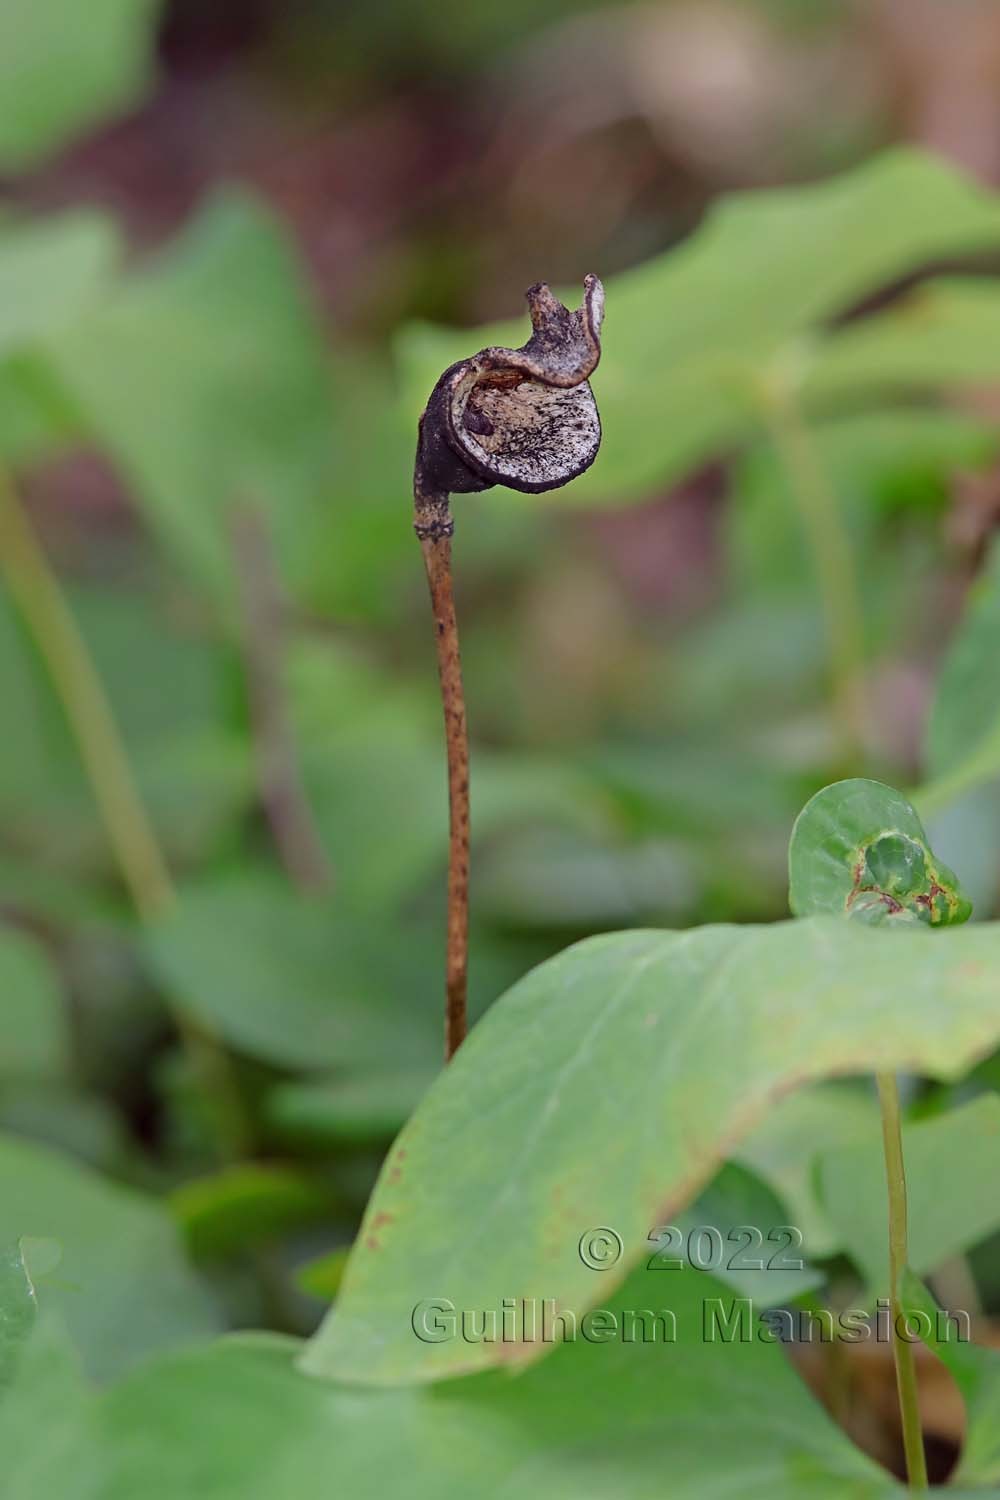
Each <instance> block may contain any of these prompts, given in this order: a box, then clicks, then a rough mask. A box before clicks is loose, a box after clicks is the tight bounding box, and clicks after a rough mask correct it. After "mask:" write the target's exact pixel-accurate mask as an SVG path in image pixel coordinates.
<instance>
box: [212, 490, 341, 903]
mask: <svg viewBox="0 0 1000 1500" xmlns="http://www.w3.org/2000/svg"><path fill="white" fill-rule="evenodd" d="M233 545H234V549H235V553H236V563H237V569H238V571H239V578H240V593H241V599H242V605H243V652H244V659H245V664H246V676H247V694H248V697H249V700H250V717H251V721H252V725H253V744H254V758H255V761H256V766H257V784H258V787H259V795H260V801H261V805H262V807H263V809H264V814H265V816H266V818H267V821H268V825H269V826H270V829H271V834H272V837H273V838H274V842H275V846H276V848H277V850H278V853H279V855H280V856H281V861H282V863H283V864H284V866H285V869H286V870H287V871H288V874H289V876H290V877H291V879H292V880H293V881H294V883H295V884H296V885H297V886H298V887H299V889H300V890H302V891H322V890H327V889H328V888H329V887H330V885H331V883H332V872H331V870H330V864H329V861H328V859H327V856H326V850H325V849H324V848H323V843H322V840H321V839H320V836H319V833H318V831H317V829H316V824H315V821H314V819H313V815H312V809H311V808H310V806H309V800H308V798H307V796H306V791H305V787H304V785H303V783H302V776H301V772H300V769H299V761H298V755H297V753H296V745H295V736H294V733H293V730H292V725H291V719H290V715H289V712H288V704H287V701H286V698H285V691H284V682H283V670H282V669H283V657H284V651H283V646H284V629H283V619H282V615H283V608H282V598H281V590H280V587H279V583H278V578H277V570H276V568H275V565H274V558H273V556H272V552H271V546H270V539H269V537H268V533H267V527H266V525H265V522H264V518H263V516H262V515H261V514H260V512H259V511H257V510H255V509H254V507H253V506H251V505H247V506H245V507H243V508H241V509H240V510H239V511H238V512H237V514H236V517H235V521H234V527H233Z"/></svg>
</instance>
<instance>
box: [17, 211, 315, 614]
mask: <svg viewBox="0 0 1000 1500" xmlns="http://www.w3.org/2000/svg"><path fill="white" fill-rule="evenodd" d="M46 349H47V354H48V357H49V360H50V361H51V363H52V366H53V368H54V369H55V370H56V372H57V374H58V375H59V377H60V379H61V380H62V381H63V383H64V384H65V386H66V388H67V389H68V390H69V392H70V393H71V395H72V397H73V399H74V400H75V402H76V403H77V405H78V406H79V408H80V410H81V411H82V412H83V413H84V415H85V417H86V419H87V422H88V424H89V426H90V428H91V430H92V433H93V435H94V437H95V438H96V439H97V440H98V442H100V443H101V444H102V445H103V446H104V447H105V448H106V450H107V451H108V453H109V454H110V455H111V457H112V458H113V459H114V460H115V461H116V462H117V463H118V464H119V465H120V467H121V469H122V472H123V474H124V476H125V478H126V480H127V481H128V482H129V483H130V484H131V485H132V486H133V488H134V491H135V495H136V498H137V499H138V501H139V502H140V503H141V504H142V505H143V507H144V508H145V509H146V511H147V512H148V515H149V518H150V520H151V521H152V523H153V525H154V527H155V528H156V529H157V531H159V532H160V533H161V534H162V535H163V537H164V538H165V540H166V541H167V542H168V543H169V545H170V546H171V547H172V548H173V549H174V551H175V552H176V553H177V554H178V555H179V556H180V557H181V559H182V560H183V561H184V562H186V563H187V564H188V565H189V566H190V567H191V568H192V569H194V571H195V573H196V575H197V576H199V577H200V578H201V579H202V580H203V581H205V582H208V583H210V584H212V585H214V586H215V587H216V588H219V587H222V586H224V585H225V584H226V583H227V582H228V581H229V580H230V577H231V552H232V534H231V531H232V521H233V511H234V507H236V506H238V505H257V506H260V507H262V508H264V509H265V510H266V511H267V513H268V516H269V518H270V520H271V529H272V532H273V534H274V537H275V540H276V545H277V549H278V553H279V557H280V558H281V560H282V561H283V562H284V563H286V564H288V565H289V566H291V565H292V564H293V563H294V561H295V559H296V558H298V559H299V560H300V561H303V562H304V559H305V558H306V557H307V556H308V552H309V550H310V549H311V547H312V544H313V539H312V532H311V531H310V530H309V527H308V525H307V524H306V523H307V521H308V519H309V516H310V514H311V513H312V510H313V509H314V507H316V506H318V504H319V502H320V500H321V499H324V497H323V495H322V490H323V488H324V483H325V480H326V478H327V477H328V476H327V464H328V458H329V454H328V441H329V438H328V420H327V412H328V407H329V391H328V388H327V387H328V382H327V367H326V359H325V352H324V349H323V342H322V338H321V335H320V332H319V328H318V326H317V324H316V320H315V318H314V316H313V313H312V309H311V307H310V305H309V300H308V296H307V293H306V289H305V286H304V281H303V276H302V272H301V268H300V266H299V264H298V261H297V259H296V257H295V255H294V252H293V250H292V248H291V246H290V245H289V244H288V243H287V241H286V239H285V236H284V233H283V231H282V230H281V228H280V227H279V225H278V224H277V223H276V221H275V220H274V219H273V218H272V217H271V215H270V214H269V213H268V212H267V211H266V210H265V209H264V208H263V207H261V206H259V205H258V204H257V203H256V202H254V201H253V200H252V199H250V198H247V197H244V196H242V195H240V194H237V193H227V194H224V195H221V196H219V197H217V198H215V199H213V200H212V201H211V202H210V203H209V204H208V206H207V207H206V208H205V209H204V210H203V211H202V213H201V214H200V215H199V217H198V218H197V219H196V220H195V222H194V224H193V225H192V226H191V227H190V228H188V229H187V230H186V231H185V233H184V235H183V236H182V237H181V238H180V239H179V240H178V241H177V242H175V243H174V244H173V245H171V246H170V247H169V248H168V249H167V251H166V252H165V253H164V254H162V255H161V256H160V257H158V258H157V259H156V260H155V261H154V262H153V263H152V264H151V265H150V266H147V267H145V268H144V269H142V270H141V271H139V272H138V273H137V274H136V275H135V276H134V277H133V278H132V279H131V280H130V281H128V282H126V283H125V284H124V285H123V286H122V288H121V290H120V291H119V292H118V294H117V295H116V296H115V297H113V298H109V299H108V300H107V301H106V303H105V304H104V305H103V306H102V307H101V308H99V309H97V310H95V311H94V312H93V313H92V315H91V316H90V317H87V318H85V319H82V320H79V321H78V322H77V323H76V324H75V325H74V327H73V328H72V329H67V330H66V331H65V332H64V333H63V334H61V335H59V336H58V337H53V338H51V339H49V340H48V342H47V346H46Z"/></svg>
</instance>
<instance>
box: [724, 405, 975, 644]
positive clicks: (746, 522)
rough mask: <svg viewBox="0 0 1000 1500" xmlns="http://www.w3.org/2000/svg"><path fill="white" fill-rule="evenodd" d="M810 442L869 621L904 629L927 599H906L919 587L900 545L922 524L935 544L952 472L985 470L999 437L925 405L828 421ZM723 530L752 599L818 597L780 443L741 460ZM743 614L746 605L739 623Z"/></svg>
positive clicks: (817, 426) (758, 446) (739, 582)
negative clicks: (833, 500)
mask: <svg viewBox="0 0 1000 1500" xmlns="http://www.w3.org/2000/svg"><path fill="white" fill-rule="evenodd" d="M810 438H811V443H812V447H813V449H814V451H815V454H816V460H817V463H818V464H819V465H820V467H821V468H822V470H823V472H824V474H825V475H826V476H827V480H828V482H829V486H830V489H831V490H832V492H833V494H834V495H835V496H836V497H837V504H838V509H839V511H840V514H841V516H842V517H843V521H844V525H845V527H846V528H847V530H848V531H849V533H850V536H851V541H852V543H853V546H854V556H855V564H856V567H857V568H858V570H859V572H860V575H861V582H862V584H863V587H864V593H865V605H866V608H865V618H866V622H868V623H869V625H870V624H871V622H872V620H873V619H876V620H877V619H878V617H879V616H882V617H883V618H888V619H890V620H891V621H892V622H893V623H895V622H896V621H897V620H899V619H900V618H901V619H902V623H903V628H904V629H905V627H906V624H907V623H908V616H909V615H910V614H913V615H915V616H917V612H918V611H919V609H920V608H921V607H922V605H923V603H924V600H923V598H922V595H921V594H920V593H919V592H918V593H917V595H916V598H915V599H913V600H911V601H907V599H906V597H905V595H904V596H903V597H902V598H900V597H899V595H900V594H901V593H902V587H901V586H903V587H905V586H907V585H909V586H910V587H911V589H912V583H911V582H910V579H909V578H908V576H907V572H906V569H905V563H906V561H907V556H906V553H905V551H904V550H903V542H904V541H905V540H908V539H909V538H910V534H911V532H916V531H917V526H918V524H919V523H920V522H923V523H924V529H925V530H926V531H927V532H929V531H930V529H931V527H932V526H933V528H934V533H935V540H936V535H937V532H938V531H939V528H940V517H941V516H942V515H943V514H945V513H946V511H947V509H948V507H949V505H950V503H951V486H952V476H953V474H954V472H955V470H956V469H962V468H983V467H984V466H985V465H986V464H988V463H989V461H990V460H991V458H992V457H993V455H994V454H995V453H996V450H997V436H996V431H995V429H992V428H991V427H990V425H989V424H988V423H986V422H982V421H978V422H977V421H975V420H973V419H971V418H969V417H966V416H960V415H958V414H957V413H955V412H953V411H935V410H933V409H930V408H928V407H926V406H922V407H919V408H917V409H913V410H908V409H906V408H902V409H900V410H898V411H897V410H883V409H879V408H875V409H872V410H867V411H863V412H857V411H852V412H850V414H845V415H842V416H840V417H838V418H836V419H833V418H827V419H826V420H824V421H817V422H815V423H814V424H813V425H812V427H811V429H810ZM723 525H724V528H725V533H724V534H725V541H726V547H727V554H728V563H729V574H730V576H731V577H732V579H733V581H734V583H735V585H736V586H737V587H738V588H739V589H740V590H741V592H742V593H744V594H746V595H749V596H750V598H751V599H752V598H755V597H757V596H758V595H764V596H765V597H769V598H771V597H773V596H774V595H775V594H781V595H784V596H793V597H802V596H803V595H804V596H805V597H806V598H808V599H810V600H811V599H813V597H814V594H815V583H814V578H813V563H812V560H811V558H810V554H809V549H808V545H807V541H806V537H805V534H804V532H803V529H802V523H801V520H800V517H799V509H798V505H797V504H796V501H795V497H794V495H793V493H792V491H791V489H790V486H789V477H788V471H787V468H786V466H785V465H784V464H783V463H782V461H781V459H780V457H779V456H778V454H777V453H776V451H775V448H774V445H773V443H770V442H767V441H762V442H759V443H755V444H754V445H753V446H752V447H750V448H748V450H747V451H746V452H745V453H744V454H743V455H742V456H741V457H740V459H739V461H738V463H737V465H736V469H735V473H734V480H733V503H732V504H731V505H729V506H728V507H727V509H726V513H725V516H724V518H723ZM901 533H902V536H901ZM918 534H919V533H918ZM901 552H902V553H903V555H902V556H901V555H900V554H901ZM901 564H903V565H904V566H901ZM897 579H898V580H899V583H898V584H897V582H896V580H897ZM908 602H909V603H910V609H909V610H907V609H906V604H907V603H908ZM745 613H746V601H745V600H744V599H741V607H740V615H741V616H743V615H745Z"/></svg>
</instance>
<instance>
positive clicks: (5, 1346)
mask: <svg viewBox="0 0 1000 1500" xmlns="http://www.w3.org/2000/svg"><path fill="white" fill-rule="evenodd" d="M37 1312H38V1302H37V1300H36V1297H35V1288H34V1287H33V1286H32V1284H31V1277H30V1275H29V1274H28V1268H27V1266H26V1265H25V1260H24V1253H23V1251H22V1248H21V1244H20V1243H18V1242H13V1243H10V1242H9V1243H7V1244H5V1245H0V1396H2V1395H3V1391H4V1387H5V1386H6V1385H8V1384H9V1382H10V1381H11V1379H12V1378H13V1375H14V1371H15V1370H16V1368H17V1361H18V1358H19V1356H20V1353H21V1348H22V1346H23V1344H24V1342H25V1340H26V1339H27V1337H28V1335H29V1334H30V1333H31V1330H32V1328H33V1327H34V1326H35V1316H36V1314H37Z"/></svg>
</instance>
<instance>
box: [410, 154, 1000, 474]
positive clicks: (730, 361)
mask: <svg viewBox="0 0 1000 1500" xmlns="http://www.w3.org/2000/svg"><path fill="white" fill-rule="evenodd" d="M831 245H836V247H837V253H836V254H835V255H831V254H830V246H831ZM997 245H1000V202H998V200H997V199H995V198H993V197H991V196H990V195H989V194H988V193H985V192H983V191H982V190H981V189H980V188H978V187H976V186H974V185H973V184H972V183H971V182H969V181H968V180H967V179H965V178H963V177H962V176H961V175H960V174H959V173H957V172H956V171H955V170H954V169H953V168H951V167H948V166H946V165H945V164H944V163H943V162H941V161H940V160H938V159H936V158H934V157H931V156H924V155H921V154H919V153H917V152H915V151H909V150H902V151H892V152H889V153H887V154H885V155H883V156H881V157H879V158H877V159H876V160H875V161H873V162H870V163H866V164H865V165H864V166H862V167H859V168H857V169H855V170H854V171H851V172H849V173H845V174H844V175H842V176H838V177H834V178H831V179H829V180H828V181H826V182H821V183H819V184H816V185H815V186H809V187H802V186H796V187H794V188H785V189H779V190H777V191H770V192H754V193H748V194H744V195H741V196H739V197H733V198H730V199H728V200H726V201H724V202H723V203H722V204H721V205H720V206H719V207H717V208H715V209H714V210H713V211H712V212H711V213H710V215H709V217H708V219H707V220H706V222H705V223H704V225H703V226H702V227H701V228H700V229H699V230H698V231H697V232H696V233H695V234H694V235H693V236H692V237H691V239H689V240H688V241H687V242H686V243H685V244H683V245H681V246H680V248H679V249H677V250H674V251H671V252H670V253H669V254H667V255H664V256H661V257H659V258H658V259H655V260H652V261H649V262H647V263H646V264H645V265H643V266H640V267H638V268H637V269H636V270H633V271H628V272H626V273H624V274H623V275H621V276H615V277H611V278H609V280H608V282H607V284H606V286H607V306H608V320H607V327H606V338H605V344H604V354H603V356H602V360H601V364H600V367H599V369H598V371H597V374H596V375H595V377H594V382H593V384H594V389H595V392H596V395H597V399H598V404H599V406H600V409H601V417H602V421H603V425H604V431H605V438H604V445H603V448H602V452H601V454H600V455H599V457H598V460H597V463H596V464H595V465H594V467H593V469H592V470H591V471H590V472H589V473H588V474H587V475H585V476H583V478H581V479H580V480H578V481H576V482H575V483H574V484H573V486H572V487H571V488H570V489H569V490H567V491H566V494H567V496H568V497H570V499H571V500H572V503H573V504H579V503H581V501H583V500H589V501H592V502H598V503H603V502H606V501H608V500H630V499H632V500H634V499H639V498H642V497H643V496H644V495H648V494H649V493H650V492H651V491H652V490H653V489H654V488H657V487H660V486H663V485H665V484H668V483H670V482H671V481H673V480H676V479H678V478H680V477H681V476H682V475H683V474H685V473H686V472H688V471H689V470H690V469H692V468H694V467H695V466H696V465H698V464H701V463H703V462H705V460H706V459H709V458H711V457H714V456H715V455H716V454H718V453H720V452H722V451H724V450H726V449H728V448H731V447H732V446H733V445H734V444H736V443H738V442H741V441H743V440H744V439H745V438H746V437H747V435H748V434H749V433H751V432H752V431H753V430H754V428H755V427H756V426H757V425H758V416H759V390H760V386H761V383H762V382H766V381H769V380H770V379H772V378H773V376H774V372H775V371H778V370H784V371H786V372H787V371H789V370H791V371H792V372H793V373H795V372H796V371H801V373H802V374H805V373H806V372H807V371H808V369H809V366H810V361H811V360H812V359H813V358H816V357H819V356H820V355H821V353H822V346H823V340H824V337H825V335H824V330H823V325H824V324H825V323H827V322H828V321H829V320H830V319H831V317H832V316H833V315H834V314H836V313H838V312H842V311H844V310H845V309H847V308H849V307H851V306H852V305H853V304H855V303H857V302H858V301H860V300H861V299H863V298H864V297H866V296H868V295H869V294H870V293H872V292H874V291H876V290H877V289H878V288H880V287H882V286H885V285H886V284H887V283H890V282H892V281H895V280H898V279H899V278H900V277H901V276H905V275H906V274H907V273H909V272H913V271H916V270H918V269H920V268H921V267H922V266H924V265H926V264H927V263H928V262H930V261H933V260H935V259H939V258H942V257H944V256H955V255H962V254H969V253H972V252H975V251H979V250H984V249H987V248H995V247H996V246H997ZM523 337H524V328H523V324H522V323H521V322H518V323H506V324H502V325H498V326H496V327H489V328H485V329H476V330H472V331H470V330H466V331H464V332H462V333H456V332H454V331H447V332H445V331H442V330H436V329H430V328H427V327H417V328H411V329H410V330H408V331H407V333H406V334H405V336H404V339H403V340H402V342H401V345H400V357H401V361H402V366H403V372H404V377H405V389H406V398H407V408H408V414H409V417H410V420H411V421H413V420H415V419H416V416H417V414H418V413H419V412H420V410H421V409H422V407H423V405H424V403H425V402H426V400H427V396H428V393H429V392H430V390H431V387H432V386H433V384H434V382H435V380H436V379H437V377H438V376H439V375H440V373H441V371H442V370H443V369H444V368H445V367H446V366H447V365H449V364H451V363H452V362H453V361H454V360H456V359H461V358H464V357H465V356H467V355H468V354H470V353H471V352H473V351H474V350H475V349H477V348H479V347H481V346H483V345H486V344H493V343H499V344H507V345H510V344H511V343H512V342H513V343H520V342H522V341H523ZM653 435H655V440H652V438H653Z"/></svg>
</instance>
